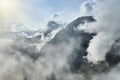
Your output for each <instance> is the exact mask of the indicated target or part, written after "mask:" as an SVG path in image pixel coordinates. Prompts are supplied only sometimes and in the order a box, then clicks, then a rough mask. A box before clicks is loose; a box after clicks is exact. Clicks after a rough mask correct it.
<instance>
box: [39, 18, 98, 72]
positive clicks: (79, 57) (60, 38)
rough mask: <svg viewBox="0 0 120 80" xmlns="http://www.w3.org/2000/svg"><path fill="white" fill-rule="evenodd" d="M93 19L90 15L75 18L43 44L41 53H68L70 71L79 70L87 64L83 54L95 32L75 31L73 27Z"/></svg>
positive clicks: (85, 53) (85, 52) (93, 20)
mask: <svg viewBox="0 0 120 80" xmlns="http://www.w3.org/2000/svg"><path fill="white" fill-rule="evenodd" d="M95 21H96V20H95V19H94V18H93V17H92V16H84V17H79V18H77V19H76V20H74V21H73V22H71V23H70V24H68V25H67V26H66V28H65V29H63V30H61V31H60V32H58V33H57V34H56V36H55V37H54V38H53V39H52V40H51V41H49V42H48V43H46V44H45V46H44V47H43V48H42V50H41V53H43V54H46V53H48V54H51V55H53V56H54V55H56V54H63V55H64V54H69V55H68V56H67V58H68V63H69V65H70V69H71V71H72V72H77V71H79V69H80V68H81V67H82V66H83V65H88V62H87V60H86V59H85V58H84V56H86V55H87V51H86V49H87V47H88V46H89V41H90V40H91V39H92V38H93V36H95V35H96V34H95V33H87V32H84V31H82V30H78V31H77V30H75V28H77V27H78V26H79V25H84V23H90V22H95ZM50 46H51V47H50ZM58 46H59V47H58ZM53 47H54V49H53ZM63 48H64V49H63ZM68 48H69V49H70V50H69V49H68ZM59 49H61V51H59ZM65 49H66V50H65ZM67 50H68V51H67ZM56 52H59V53H56ZM53 53H54V54H53ZM55 53H56V54H55ZM53 58H54V57H53Z"/></svg>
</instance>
